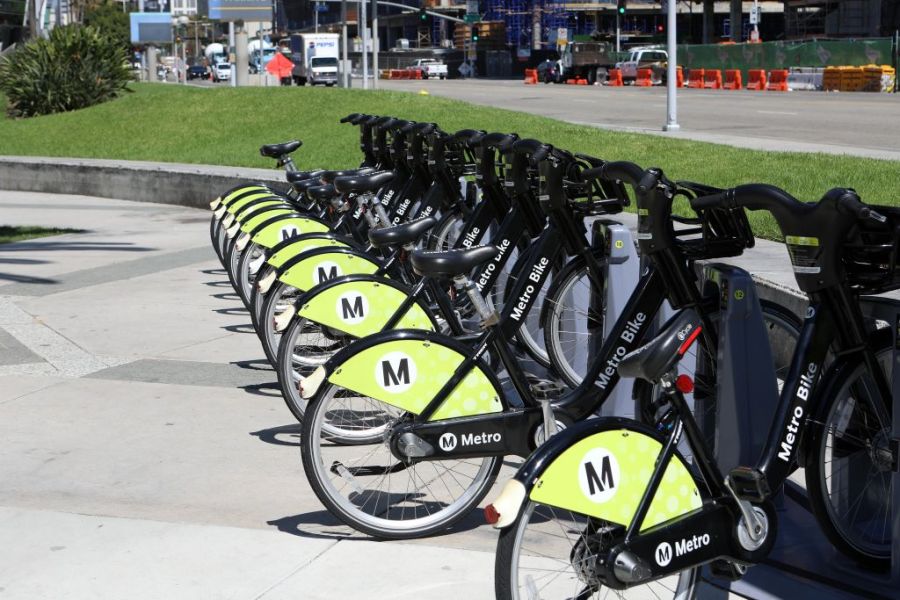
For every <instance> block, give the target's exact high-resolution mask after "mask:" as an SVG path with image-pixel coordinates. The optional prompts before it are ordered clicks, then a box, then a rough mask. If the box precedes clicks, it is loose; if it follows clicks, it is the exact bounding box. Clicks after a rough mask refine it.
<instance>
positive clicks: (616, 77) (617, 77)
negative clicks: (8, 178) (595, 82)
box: [606, 69, 625, 87]
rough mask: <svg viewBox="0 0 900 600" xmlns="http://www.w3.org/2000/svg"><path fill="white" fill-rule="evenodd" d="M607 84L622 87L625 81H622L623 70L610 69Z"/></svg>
mask: <svg viewBox="0 0 900 600" xmlns="http://www.w3.org/2000/svg"><path fill="white" fill-rule="evenodd" d="M606 85H609V86H612V87H622V86H623V85H625V83H624V82H623V81H622V71H620V70H619V69H610V70H609V73H608V75H607V79H606Z"/></svg>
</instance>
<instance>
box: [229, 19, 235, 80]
mask: <svg viewBox="0 0 900 600" xmlns="http://www.w3.org/2000/svg"><path fill="white" fill-rule="evenodd" d="M228 61H229V62H230V63H231V77H229V78H228V79H229V83H230V84H231V87H237V69H236V68H235V67H234V63H235V62H236V61H237V50H236V49H235V44H234V21H228Z"/></svg>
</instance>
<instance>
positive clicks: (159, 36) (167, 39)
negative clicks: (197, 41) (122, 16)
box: [130, 12, 173, 44]
mask: <svg viewBox="0 0 900 600" xmlns="http://www.w3.org/2000/svg"><path fill="white" fill-rule="evenodd" d="M130 17H131V43H132V44H171V43H172V40H173V37H172V14H171V13H167V12H164V13H163V12H150V13H131V15H130Z"/></svg>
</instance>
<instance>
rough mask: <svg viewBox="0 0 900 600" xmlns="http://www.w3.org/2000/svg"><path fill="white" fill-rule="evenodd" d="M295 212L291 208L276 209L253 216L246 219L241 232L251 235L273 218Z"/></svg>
mask: <svg viewBox="0 0 900 600" xmlns="http://www.w3.org/2000/svg"><path fill="white" fill-rule="evenodd" d="M292 212H294V211H293V210H291V209H290V208H276V209H274V210H267V211H265V212H263V213H258V214H254V215H252V216H251V217H250V218H249V219H246V220H245V221H244V222H243V223H241V231H243V232H244V233H250V232H251V231H253V230H254V229H256V228H257V227H259V226H260V225H262V224H263V223H265V222H266V221H268V220H269V219H271V218H272V217H277V216H278V215H287V214H290V213H292Z"/></svg>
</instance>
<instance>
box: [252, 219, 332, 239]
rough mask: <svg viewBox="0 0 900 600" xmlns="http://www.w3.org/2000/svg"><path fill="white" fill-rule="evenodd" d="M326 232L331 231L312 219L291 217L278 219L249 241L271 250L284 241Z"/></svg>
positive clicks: (326, 226)
mask: <svg viewBox="0 0 900 600" xmlns="http://www.w3.org/2000/svg"><path fill="white" fill-rule="evenodd" d="M273 212H274V211H273ZM266 214H272V213H266ZM327 231H331V230H330V229H329V227H328V225H326V224H324V223H320V222H319V221H316V220H314V219H307V218H305V217H291V218H289V219H279V220H278V221H277V222H275V223H271V224H269V225H266V226H265V227H264V228H263V229H262V230H260V231H257V232H256V235H254V236H253V239H252V240H251V241H252V242H253V243H254V244H256V245H258V246H262V247H264V248H272V247H274V246H276V245H277V244H280V243H281V242H283V241H284V240H286V239H290V238H292V237H297V236H298V235H303V234H304V233H325V232H327Z"/></svg>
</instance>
